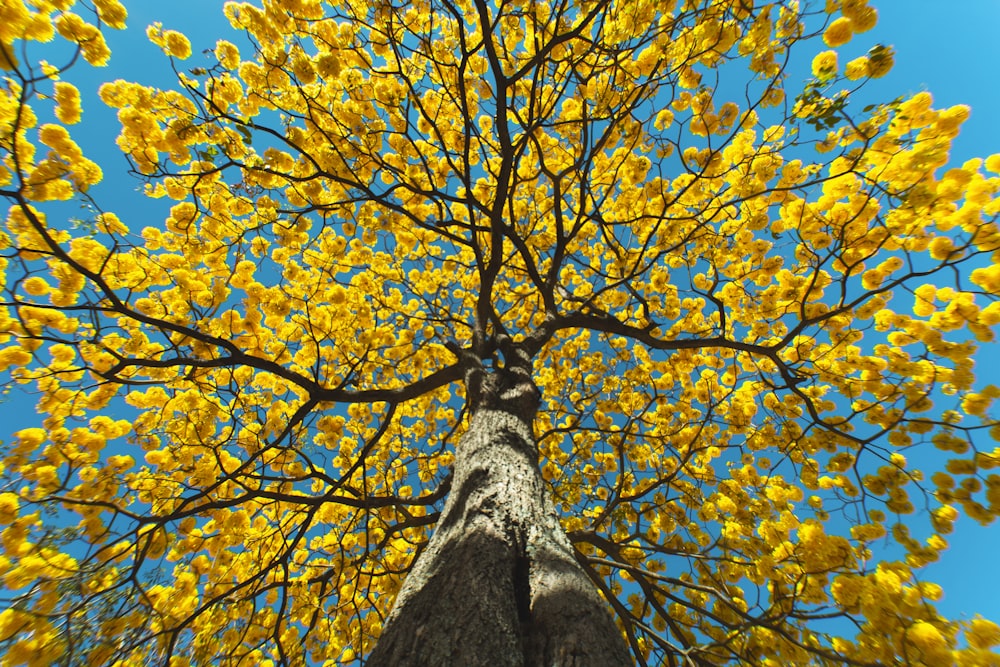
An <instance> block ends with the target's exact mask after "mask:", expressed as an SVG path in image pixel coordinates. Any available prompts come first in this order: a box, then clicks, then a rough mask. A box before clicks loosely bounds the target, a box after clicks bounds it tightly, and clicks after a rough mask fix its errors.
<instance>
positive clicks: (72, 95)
mask: <svg viewBox="0 0 1000 667" xmlns="http://www.w3.org/2000/svg"><path fill="white" fill-rule="evenodd" d="M55 98H56V108H55V114H56V118H58V119H59V120H61V121H62V122H64V123H66V124H67V125H73V124H75V123H78V122H80V114H81V109H80V91H79V90H77V89H76V86H74V85H73V84H71V83H66V82H65V81H56V83H55Z"/></svg>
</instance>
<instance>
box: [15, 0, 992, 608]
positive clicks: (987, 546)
mask: <svg viewBox="0 0 1000 667" xmlns="http://www.w3.org/2000/svg"><path fill="white" fill-rule="evenodd" d="M820 1H821V0H820ZM125 4H126V5H127V6H128V9H129V12H130V17H129V26H130V28H129V30H127V31H126V32H124V33H120V34H111V35H109V37H111V38H112V40H111V46H112V50H113V52H114V56H113V58H112V62H111V65H110V66H109V68H108V69H106V70H97V71H95V72H94V75H95V76H94V77H92V78H88V80H86V81H82V82H81V83H82V84H83V85H82V86H81V87H82V88H84V94H85V98H84V104H85V106H84V109H85V115H84V124H85V125H86V127H87V128H88V130H87V133H86V136H82V135H83V133H81V132H80V131H79V130H78V131H76V132H74V136H75V137H78V138H80V143H81V144H83V147H84V150H85V152H86V153H87V154H88V155H90V156H91V157H93V158H95V159H97V160H98V162H100V163H101V164H102V166H103V167H104V169H105V175H106V182H105V183H104V184H102V186H100V188H99V189H98V190H96V191H95V194H97V197H98V200H99V201H101V202H102V203H103V205H105V206H108V207H109V208H110V209H113V210H115V211H116V212H118V213H119V214H120V215H121V217H122V218H123V219H126V220H130V222H131V223H132V224H138V226H140V227H141V226H144V225H145V224H156V223H155V220H156V219H157V214H155V213H154V214H151V213H150V206H151V204H152V203H151V202H149V201H148V200H145V199H144V198H142V197H141V196H140V195H139V194H138V193H137V192H135V189H136V183H135V182H134V181H131V180H129V179H128V178H127V177H126V176H125V175H124V168H125V162H124V159H123V158H122V157H121V156H120V155H116V154H114V144H113V141H114V137H115V136H116V135H117V124H116V122H115V120H114V116H113V114H111V113H109V112H108V111H107V110H104V109H101V108H99V107H100V104H99V103H97V102H95V101H94V100H93V98H92V97H90V95H87V93H88V91H87V90H86V88H87V87H90V88H91V90H90V91H89V92H96V86H97V85H98V83H99V82H100V81H106V80H109V79H114V78H125V79H130V80H135V81H139V82H143V83H150V84H154V85H157V84H159V85H171V80H172V75H171V74H170V72H169V69H168V65H167V61H166V59H165V58H163V57H162V56H161V55H160V54H159V53H158V49H157V48H156V47H154V46H152V45H150V44H149V43H148V41H147V40H146V38H145V35H144V31H143V28H144V27H145V26H146V25H147V24H148V23H150V22H152V21H161V22H162V23H163V24H164V27H166V28H177V29H181V30H183V31H184V32H186V33H187V34H188V35H189V36H190V37H191V41H192V46H193V50H194V54H195V55H194V56H192V58H191V59H190V60H189V61H187V63H184V65H185V66H187V67H195V66H198V65H200V64H202V62H203V61H202V58H201V56H200V55H199V54H200V51H202V50H203V49H206V48H211V47H212V46H214V44H215V40H216V39H217V38H218V37H220V36H221V35H222V34H224V30H225V28H226V27H227V24H226V23H225V19H224V18H222V14H221V7H222V4H223V3H222V2H221V1H219V0H172V1H171V2H169V3H155V2H147V1H145V0H132V1H131V2H126V3H125ZM872 4H873V5H874V6H876V7H877V8H878V10H879V14H880V22H879V25H878V27H877V28H876V29H874V30H873V31H871V32H869V33H866V34H863V35H859V36H857V37H856V38H855V42H853V43H852V45H850V46H849V47H848V48H847V49H845V52H846V53H845V55H844V56H842V58H841V62H842V63H843V62H846V60H847V59H848V56H849V57H853V56H854V55H860V54H861V53H864V52H865V51H867V49H868V48H869V47H870V46H872V45H874V44H876V43H883V44H890V45H892V46H893V47H894V48H895V50H896V66H895V68H894V69H893V71H892V72H891V73H890V74H889V75H888V76H886V77H885V78H883V79H881V80H880V81H879V82H877V86H878V89H879V90H880V91H882V94H881V95H880V98H881V99H891V98H893V97H896V96H897V95H903V94H907V93H915V92H918V91H921V90H927V91H929V92H931V93H932V95H933V96H934V101H935V106H950V105H953V104H968V105H970V106H971V107H972V116H971V119H970V120H969V121H968V122H967V123H966V124H965V126H964V128H963V130H962V134H961V135H960V136H959V138H958V139H957V141H956V144H955V150H954V152H953V155H952V159H953V162H955V163H957V164H961V163H962V162H964V161H965V160H967V159H969V158H972V157H986V156H988V155H990V154H991V153H998V152H1000V130H998V127H1000V114H998V113H997V111H996V110H997V109H998V108H1000V74H998V73H997V62H998V59H997V57H996V40H997V36H996V29H997V27H998V26H1000V0H955V1H954V2H951V3H942V2H940V0H882V1H881V2H879V1H878V0H872ZM823 48H824V47H823V46H822V44H817V48H816V50H822V49H823ZM853 51H857V53H856V54H855V53H853ZM80 69H81V70H82V69H85V67H81V68H80ZM80 73H81V72H78V73H76V74H80ZM71 80H74V81H78V79H77V78H76V77H75V76H73V77H71ZM88 97H90V99H89V100H88V99H87V98H88ZM112 193H114V197H112ZM143 218H145V219H146V220H148V222H143V221H142V220H143ZM977 361H978V363H977V367H978V375H979V376H980V378H983V379H987V376H988V375H989V374H990V373H989V370H988V369H990V368H992V367H993V366H995V365H996V364H998V363H1000V345H992V346H989V348H987V349H984V350H983V351H982V352H981V353H980V356H979V359H978V360H977ZM24 408H25V403H24V399H23V398H20V397H18V398H12V400H10V401H8V402H7V403H6V404H3V405H2V406H0V410H2V412H3V417H4V419H3V421H4V422H5V427H4V428H2V429H0V440H7V439H8V438H9V434H10V431H12V430H15V429H16V428H19V427H22V426H27V425H29V424H31V425H34V420H32V419H31V415H30V411H29V412H28V413H24ZM949 540H950V542H951V545H952V548H951V549H950V550H949V552H947V553H946V554H945V557H944V558H943V560H942V561H941V562H939V563H937V564H935V565H933V566H931V567H930V568H928V570H927V571H926V574H927V577H928V578H929V579H931V580H933V581H936V582H938V583H940V584H941V585H942V586H943V587H944V590H945V593H946V597H945V599H944V600H943V602H942V603H941V605H940V609H941V611H942V612H943V613H944V614H945V615H946V616H948V617H951V618H962V617H966V618H971V616H972V615H973V614H975V613H981V614H983V615H984V616H987V617H990V618H992V619H994V620H1000V596H998V595H997V592H998V591H1000V568H997V567H995V566H994V565H993V563H994V560H995V556H994V554H995V553H997V552H998V551H1000V525H997V524H994V525H992V526H990V527H988V528H981V527H979V526H978V525H977V524H975V523H974V522H972V521H970V520H968V519H963V520H960V521H959V523H958V525H957V531H956V533H955V534H953V535H951V536H950V537H949Z"/></svg>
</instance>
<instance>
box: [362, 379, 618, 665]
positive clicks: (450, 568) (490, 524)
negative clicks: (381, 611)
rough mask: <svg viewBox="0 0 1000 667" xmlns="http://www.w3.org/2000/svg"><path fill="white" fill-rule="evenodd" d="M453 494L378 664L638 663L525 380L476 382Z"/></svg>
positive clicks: (399, 602) (379, 649) (378, 651)
mask: <svg viewBox="0 0 1000 667" xmlns="http://www.w3.org/2000/svg"><path fill="white" fill-rule="evenodd" d="M466 383H467V385H468V388H469V392H468V393H469V396H470V400H472V401H473V409H474V413H473V416H472V420H471V422H470V425H469V430H468V432H467V433H466V434H465V435H464V436H463V437H462V439H461V440H460V442H459V444H458V447H457V451H456V456H455V471H454V480H453V482H452V488H451V492H450V495H449V496H448V499H447V501H446V502H445V507H444V510H443V511H442V514H441V518H440V520H439V522H438V526H437V528H436V530H435V533H434V535H433V537H432V538H431V540H430V542H429V543H428V546H427V549H426V550H425V551H424V552H423V553H422V554H421V556H420V557H419V558H418V559H417V562H416V563H415V564H414V567H413V569H412V571H411V572H410V574H409V575H408V576H407V579H406V581H405V582H404V584H403V588H402V590H401V591H400V593H399V596H398V597H397V599H396V602H395V605H394V606H393V609H392V612H391V613H390V615H389V617H388V618H387V620H386V624H385V627H384V628H383V630H382V635H381V637H380V639H379V641H378V644H377V645H376V647H375V649H374V651H373V652H372V654H371V656H370V657H369V659H368V660H367V662H366V665H368V666H369V667H409V666H414V667H415V666H418V665H419V666H420V667H436V666H442V667H443V666H445V665H448V666H457V667H476V666H478V665H483V666H487V665H489V666H490V667H499V666H507V665H510V666H517V667H555V666H556V665H558V666H559V667H584V666H591V665H592V666H593V667H617V666H622V667H625V666H627V665H632V664H634V663H633V662H632V660H631V658H630V656H629V652H628V649H627V647H626V644H625V642H624V639H623V638H622V635H621V632H620V631H619V630H618V628H617V627H616V626H615V624H614V622H613V620H612V618H611V615H610V612H609V610H608V609H607V605H606V603H605V601H604V600H603V599H602V597H601V596H600V594H599V593H598V592H597V589H596V587H595V586H594V585H593V582H591V581H590V580H589V578H588V577H587V575H586V573H585V572H584V571H583V570H582V569H581V567H580V566H579V564H578V563H577V562H576V559H575V557H574V550H573V547H572V545H571V543H570V541H569V539H568V538H567V537H566V534H565V532H564V531H563V529H562V526H561V525H560V524H559V518H558V515H557V514H556V510H555V506H554V505H553V503H552V501H551V499H550V498H549V496H548V494H547V492H546V489H545V484H544V482H543V480H542V477H541V473H540V471H539V467H538V450H537V447H536V445H535V440H534V436H533V433H532V427H531V424H532V421H533V420H534V415H535V411H536V409H537V405H538V395H537V389H536V388H535V386H534V384H533V383H532V382H531V380H530V377H528V376H527V374H526V373H523V372H521V373H511V372H509V371H497V372H494V373H486V372H485V371H482V370H480V371H478V374H477V375H476V376H475V377H471V378H470V377H467V379H466Z"/></svg>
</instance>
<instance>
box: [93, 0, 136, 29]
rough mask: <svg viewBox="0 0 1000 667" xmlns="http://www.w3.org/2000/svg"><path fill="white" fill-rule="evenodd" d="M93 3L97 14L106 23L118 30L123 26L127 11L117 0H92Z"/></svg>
mask: <svg viewBox="0 0 1000 667" xmlns="http://www.w3.org/2000/svg"><path fill="white" fill-rule="evenodd" d="M94 5H96V6H97V15H98V16H99V17H100V19H101V20H102V21H104V22H105V23H106V24H108V25H109V26H111V27H112V28H116V29H118V30H121V29H122V28H124V27H125V19H126V18H128V11H126V9H125V7H123V6H122V3H120V2H118V0H94Z"/></svg>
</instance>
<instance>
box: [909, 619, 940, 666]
mask: <svg viewBox="0 0 1000 667" xmlns="http://www.w3.org/2000/svg"><path fill="white" fill-rule="evenodd" d="M906 639H907V641H908V642H909V643H910V644H911V645H912V646H913V647H915V648H916V649H917V651H916V652H917V653H918V657H919V658H920V659H921V660H922V662H923V663H924V664H927V665H934V664H938V665H945V664H948V663H949V662H950V660H948V654H949V653H950V651H949V650H948V642H947V640H946V639H945V637H944V635H943V634H941V631H940V630H938V629H937V628H936V627H934V626H933V625H931V624H930V623H928V622H927V621H917V622H916V623H914V624H913V625H912V626H911V627H910V628H909V629H907V631H906ZM938 660H941V661H940V662H938Z"/></svg>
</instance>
